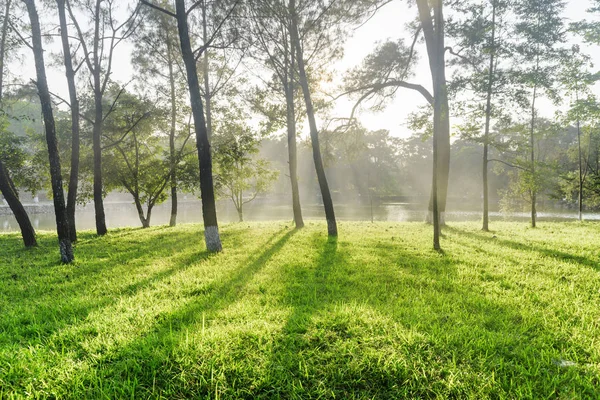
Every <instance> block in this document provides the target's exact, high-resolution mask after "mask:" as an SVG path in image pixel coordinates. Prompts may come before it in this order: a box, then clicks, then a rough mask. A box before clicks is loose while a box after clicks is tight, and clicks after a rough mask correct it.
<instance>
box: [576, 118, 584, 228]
mask: <svg viewBox="0 0 600 400" xmlns="http://www.w3.org/2000/svg"><path fill="white" fill-rule="evenodd" d="M577 147H578V156H579V202H578V203H579V221H582V220H583V161H582V158H581V125H580V122H579V119H577Z"/></svg>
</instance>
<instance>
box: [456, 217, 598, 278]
mask: <svg viewBox="0 0 600 400" xmlns="http://www.w3.org/2000/svg"><path fill="white" fill-rule="evenodd" d="M446 229H448V230H449V231H451V232H453V233H456V234H458V235H461V236H466V237H469V238H473V239H477V240H487V241H491V240H493V243H496V244H497V245H499V246H504V247H509V248H511V249H514V250H519V251H535V252H538V253H540V254H542V255H544V256H547V257H551V258H556V259H559V260H561V261H565V262H575V263H578V264H581V265H584V266H586V267H590V268H592V269H595V270H600V260H596V261H595V260H592V259H589V258H587V257H583V256H580V255H577V254H571V253H567V252H564V251H561V250H557V249H553V248H549V247H544V246H539V245H535V244H533V243H531V242H530V243H527V244H525V243H520V242H516V241H513V240H508V239H499V238H491V237H489V235H485V234H483V233H475V232H468V231H464V230H461V229H457V228H453V227H447V228H446Z"/></svg>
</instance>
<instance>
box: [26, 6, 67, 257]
mask: <svg viewBox="0 0 600 400" xmlns="http://www.w3.org/2000/svg"><path fill="white" fill-rule="evenodd" d="M23 2H24V3H25V4H26V5H27V11H28V13H29V19H30V21H31V41H32V44H33V55H34V58H35V69H36V75H37V88H38V93H39V97H40V103H41V106H42V115H43V117H44V127H45V130H46V143H47V144H48V158H49V161H50V177H51V180H52V195H53V197H54V213H55V215H56V228H57V231H58V240H59V244H60V256H61V260H62V261H63V262H65V263H70V262H71V261H73V248H72V246H71V238H70V235H69V224H68V223H67V213H66V209H65V198H64V193H63V184H62V174H61V169H60V157H59V154H58V143H57V140H56V128H55V125H54V116H53V115H52V102H51V99H50V92H49V91H48V83H47V80H46V69H45V66H44V53H43V49H42V35H41V31H40V22H39V19H38V14H37V10H36V8H35V3H34V0H23Z"/></svg>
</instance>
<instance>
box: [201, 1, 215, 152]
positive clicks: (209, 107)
mask: <svg viewBox="0 0 600 400" xmlns="http://www.w3.org/2000/svg"><path fill="white" fill-rule="evenodd" d="M209 40H210V39H209V37H208V21H207V20H206V1H203V2H202V41H203V42H204V43H208V41H209ZM202 56H203V58H204V70H203V71H202V78H203V79H204V98H205V103H206V109H205V110H204V111H205V112H206V135H207V136H208V142H209V143H210V141H211V139H212V134H213V131H212V93H211V90H210V76H209V74H208V68H209V66H208V61H209V60H208V49H206V50H204V54H203V55H202Z"/></svg>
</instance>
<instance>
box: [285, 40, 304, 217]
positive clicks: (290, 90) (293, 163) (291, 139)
mask: <svg viewBox="0 0 600 400" xmlns="http://www.w3.org/2000/svg"><path fill="white" fill-rule="evenodd" d="M294 59H295V57H294V46H293V44H292V46H291V49H290V58H289V69H288V77H287V78H288V79H287V82H284V89H285V100H286V123H287V141H288V159H289V167H290V183H291V185H292V211H293V213H294V224H295V225H296V228H297V229H300V228H302V227H304V220H303V218H302V208H301V207H300V190H299V188H298V151H297V146H296V110H295V105H294V93H295V89H294V84H295V82H294V68H295V65H294V64H295V62H294Z"/></svg>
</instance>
